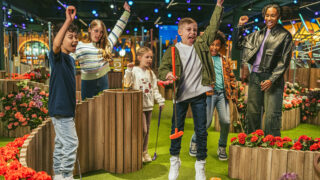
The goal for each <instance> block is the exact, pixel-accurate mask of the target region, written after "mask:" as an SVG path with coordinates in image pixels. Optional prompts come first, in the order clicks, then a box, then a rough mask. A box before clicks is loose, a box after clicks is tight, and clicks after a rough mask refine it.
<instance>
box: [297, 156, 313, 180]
mask: <svg viewBox="0 0 320 180" xmlns="http://www.w3.org/2000/svg"><path fill="white" fill-rule="evenodd" d="M313 156H314V153H313V152H311V151H306V152H305V155H304V169H303V177H302V178H301V179H313V177H314V176H315V175H314V173H315V171H314V167H313ZM300 177H301V176H300Z"/></svg>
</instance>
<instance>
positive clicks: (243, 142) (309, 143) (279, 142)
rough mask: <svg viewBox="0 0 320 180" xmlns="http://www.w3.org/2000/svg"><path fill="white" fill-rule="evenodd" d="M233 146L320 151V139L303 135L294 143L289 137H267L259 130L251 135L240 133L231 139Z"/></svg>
mask: <svg viewBox="0 0 320 180" xmlns="http://www.w3.org/2000/svg"><path fill="white" fill-rule="evenodd" d="M231 144H233V145H240V146H245V147H269V148H278V149H282V148H284V149H294V150H302V151H320V138H315V139H312V138H311V137H308V136H306V135H302V136H300V137H299V138H298V140H296V141H293V140H292V139H291V138H289V137H283V138H281V137H279V136H276V137H274V136H272V135H267V136H264V132H263V131H262V130H260V129H259V130H257V131H256V132H253V133H251V134H249V135H247V134H245V133H239V134H238V136H237V137H232V138H231Z"/></svg>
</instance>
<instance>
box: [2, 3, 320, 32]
mask: <svg viewBox="0 0 320 180" xmlns="http://www.w3.org/2000/svg"><path fill="white" fill-rule="evenodd" d="M165 1H166V0H133V1H132V2H133V4H132V6H131V11H132V16H131V17H130V20H129V23H128V25H127V28H126V30H129V31H128V33H129V34H133V30H134V28H137V29H138V31H139V30H140V29H141V27H142V26H144V27H145V28H146V29H150V28H154V29H156V27H155V25H154V23H155V21H156V20H157V18H158V17H161V19H160V21H159V22H162V24H166V25H171V24H172V25H173V24H176V23H177V21H178V18H180V17H192V18H194V19H195V20H196V21H197V22H198V23H199V29H200V30H201V28H203V27H205V26H206V25H207V24H208V21H209V19H210V16H211V13H212V12H213V9H214V6H215V4H216V0H174V4H173V5H172V6H170V7H169V8H167V6H168V3H166V2H165ZM167 1H169V0H167ZM317 1H318V0H303V1H301V0H297V2H296V3H294V0H225V2H224V7H225V10H224V15H223V21H222V24H221V29H222V30H223V31H224V32H226V33H230V34H231V32H230V29H231V28H232V27H233V26H234V25H236V24H234V23H233V22H237V21H238V18H239V16H240V15H244V14H246V15H248V16H249V17H250V21H254V20H255V19H256V18H257V21H258V22H255V23H254V25H256V26H263V19H262V17H261V9H262V8H263V6H265V5H266V4H269V3H272V2H275V3H278V4H280V5H281V6H283V7H284V8H283V9H284V10H283V17H282V20H283V21H284V22H286V20H288V19H297V20H299V19H298V18H299V15H298V14H299V13H301V14H302V16H303V17H304V18H305V19H306V20H311V19H312V18H315V17H319V16H318V15H317V14H316V11H317V10H320V3H319V4H315V5H310V4H311V3H316V2H317ZM2 2H3V6H4V7H5V8H6V12H7V11H8V9H12V14H11V17H10V18H8V17H6V19H5V21H6V22H9V21H11V22H12V25H11V28H14V25H17V26H18V27H22V24H26V29H27V30H29V31H30V30H31V29H32V30H33V31H42V30H43V29H47V25H46V24H47V22H49V21H51V22H52V23H57V22H62V21H63V20H64V19H65V12H64V9H63V8H62V7H61V5H60V4H59V3H58V2H57V1H56V0H2ZM61 2H62V3H65V4H67V5H74V6H75V7H76V8H77V16H78V19H82V20H83V21H84V22H85V23H87V24H88V23H90V21H91V20H93V19H95V18H98V19H101V20H103V21H104V23H105V24H106V26H107V28H112V27H113V26H114V25H115V23H116V20H117V19H118V18H119V17H120V15H121V14H122V12H123V4H124V0H61ZM308 4H309V5H310V6H308V7H305V8H299V7H303V6H304V5H308ZM111 5H114V8H111V7H110V6H111ZM3 9H4V8H3ZM155 9H158V12H157V13H156V12H155ZM93 10H95V11H96V12H97V14H98V17H95V15H94V14H93V13H92V11H93ZM169 13H170V14H171V17H168V14H169ZM6 14H7V13H6ZM30 18H32V19H33V20H34V22H30ZM77 24H78V25H79V26H80V27H81V28H83V29H86V27H85V26H84V25H82V24H81V23H80V22H79V21H77ZM9 28H10V27H9ZM155 32H156V31H155ZM138 33H139V32H138Z"/></svg>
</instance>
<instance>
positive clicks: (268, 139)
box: [262, 135, 274, 142]
mask: <svg viewBox="0 0 320 180" xmlns="http://www.w3.org/2000/svg"><path fill="white" fill-rule="evenodd" d="M273 139H274V137H273V136H272V135H267V136H266V137H265V138H263V139H262V141H263V142H267V141H269V142H272V141H273Z"/></svg>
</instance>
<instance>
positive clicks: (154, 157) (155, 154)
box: [152, 153, 157, 161]
mask: <svg viewBox="0 0 320 180" xmlns="http://www.w3.org/2000/svg"><path fill="white" fill-rule="evenodd" d="M156 159H157V153H154V155H153V158H152V161H154V160H156Z"/></svg>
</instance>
